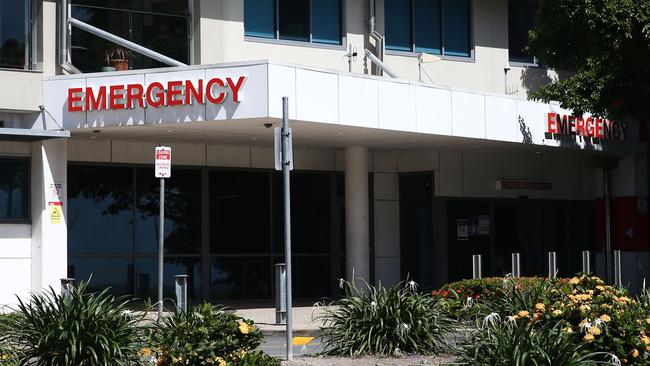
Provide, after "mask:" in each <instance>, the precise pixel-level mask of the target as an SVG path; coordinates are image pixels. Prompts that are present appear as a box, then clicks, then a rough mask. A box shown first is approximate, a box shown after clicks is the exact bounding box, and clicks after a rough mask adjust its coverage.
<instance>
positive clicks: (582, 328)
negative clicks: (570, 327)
mask: <svg viewBox="0 0 650 366" xmlns="http://www.w3.org/2000/svg"><path fill="white" fill-rule="evenodd" d="M592 326H593V325H592V324H591V323H590V322H588V321H585V322H584V324H581V325H580V331H582V332H585V333H587V332H589V329H591V327H592Z"/></svg>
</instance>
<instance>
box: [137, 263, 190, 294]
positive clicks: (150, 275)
mask: <svg viewBox="0 0 650 366" xmlns="http://www.w3.org/2000/svg"><path fill="white" fill-rule="evenodd" d="M163 271H164V273H163V294H164V298H166V299H175V298H176V290H175V287H174V276H176V275H188V276H189V278H188V279H187V281H188V282H187V297H188V298H190V299H194V300H195V301H196V300H198V299H199V298H200V297H201V258H199V257H198V256H196V257H187V256H182V257H167V256H165V262H164V265H163ZM133 278H134V282H135V291H134V293H135V296H137V297H140V298H143V299H146V298H153V299H155V298H157V297H158V257H155V256H147V257H137V258H136V260H135V266H134V273H133Z"/></svg>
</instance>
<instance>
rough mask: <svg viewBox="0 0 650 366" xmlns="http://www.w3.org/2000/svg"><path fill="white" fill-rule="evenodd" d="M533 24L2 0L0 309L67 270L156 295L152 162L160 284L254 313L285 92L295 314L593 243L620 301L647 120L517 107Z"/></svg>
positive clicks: (319, 2) (298, 0)
mask: <svg viewBox="0 0 650 366" xmlns="http://www.w3.org/2000/svg"><path fill="white" fill-rule="evenodd" d="M62 5H63V6H62ZM533 22H534V2H532V1H530V0H488V1H476V0H460V1H459V0H454V1H451V0H430V1H426V0H407V1H404V0H383V1H382V0H334V1H332V0H236V1H231V0H190V1H187V2H185V1H172V0H105V1H99V0H69V1H68V3H67V4H65V2H64V4H61V2H60V1H47V0H42V1H38V0H21V1H7V0H0V67H2V69H0V84H1V85H2V86H3V87H2V88H0V121H2V122H1V125H0V166H1V167H2V169H0V172H1V173H0V182H1V183H2V184H1V185H0V276H2V277H4V278H11V279H12V280H11V281H3V283H2V284H1V285H0V304H13V303H15V296H14V294H17V295H18V296H26V295H27V294H29V293H30V292H31V291H37V290H40V289H43V288H47V287H48V286H52V287H54V288H55V289H56V288H58V286H59V280H60V279H61V278H65V277H73V278H75V279H77V280H87V279H91V280H90V281H91V287H92V288H104V287H107V286H110V287H111V288H112V291H113V292H114V293H117V294H132V295H135V296H138V297H149V296H151V297H155V291H156V283H157V267H156V266H157V242H158V227H157V225H158V194H159V188H158V181H157V180H156V179H155V178H154V175H153V159H154V157H153V154H154V149H155V147H156V146H159V145H165V146H170V147H171V148H172V163H173V170H172V177H171V178H170V179H168V180H167V182H166V183H167V185H166V206H167V209H166V217H165V243H166V244H165V245H166V249H165V276H164V282H165V288H166V291H168V292H169V294H170V295H171V291H172V290H173V275H176V274H188V275H189V276H190V294H191V296H192V298H193V299H194V300H196V301H198V300H211V301H216V302H229V301H247V302H251V301H268V300H270V299H272V297H273V291H274V289H273V286H274V281H273V268H274V264H275V263H279V262H282V261H283V260H284V251H283V206H282V204H283V203H282V202H283V201H282V199H283V196H282V177H281V175H280V174H279V173H278V172H276V171H275V170H274V152H273V138H274V134H273V128H274V127H277V126H279V125H280V124H281V117H282V97H285V96H286V97H288V98H289V118H290V125H291V127H292V128H293V132H294V144H293V147H294V166H295V170H294V171H293V172H292V186H291V189H292V212H293V217H292V239H293V249H294V252H293V262H294V268H295V269H294V293H295V296H296V297H297V298H298V299H302V300H313V299H315V298H319V297H323V296H325V297H329V296H336V295H337V294H338V278H342V277H344V278H351V277H352V276H353V275H354V276H355V277H363V278H364V279H366V280H368V281H369V282H380V281H381V282H382V283H384V284H392V283H395V282H397V281H400V280H403V279H406V278H409V279H415V280H416V281H417V282H418V283H420V285H421V286H422V287H424V288H435V287H437V286H440V285H441V284H443V283H445V282H447V281H451V280H458V279H461V278H467V277H470V276H471V271H472V267H471V257H472V254H482V256H483V274H484V275H503V274H505V273H508V272H510V271H511V268H510V255H511V253H513V252H519V253H521V256H522V272H523V274H525V275H544V274H546V273H547V268H546V263H547V262H546V253H547V252H550V251H554V252H557V256H558V263H559V274H560V275H570V274H572V273H575V272H578V271H579V270H580V269H581V267H580V263H581V252H582V251H583V250H589V251H591V252H592V254H593V255H592V259H593V267H594V268H595V269H596V271H597V272H598V273H603V272H604V270H605V269H604V268H605V264H604V263H605V259H604V257H605V256H604V254H603V253H604V248H605V244H606V238H607V237H608V236H607V235H606V233H607V232H609V234H610V235H609V238H610V240H611V245H612V247H613V249H620V250H622V251H623V261H624V264H625V265H624V274H623V275H624V281H625V282H627V283H629V284H630V285H631V286H632V287H635V286H639V285H640V284H641V282H642V280H643V278H645V277H646V276H647V273H648V270H649V269H648V265H650V257H649V255H648V253H649V252H650V248H649V245H650V244H649V243H648V216H647V190H648V189H647V188H648V179H647V150H646V149H647V147H646V143H645V141H644V139H643V138H642V137H643V136H644V135H645V132H644V130H643V126H640V125H639V124H638V123H637V122H636V121H609V120H605V119H601V118H596V117H591V116H574V115H573V114H572V113H571V111H567V110H564V109H562V108H561V107H560V106H559V105H558V104H557V103H550V104H544V103H538V102H534V101H529V100H527V99H526V98H527V96H528V94H529V92H530V91H532V90H535V88H537V87H538V86H540V85H542V84H544V83H547V82H549V81H551V80H553V79H554V78H558V77H562V76H563V75H564V73H563V72H556V71H554V70H549V69H546V68H544V67H542V66H540V65H539V64H538V63H537V60H536V59H535V58H534V57H532V56H529V55H527V54H526V52H525V51H524V45H525V35H526V32H527V30H528V29H530V27H531V26H532V24H534V23H533ZM96 29H99V30H101V31H104V32H106V33H108V34H109V35H113V36H117V37H119V39H118V40H115V39H113V41H109V40H108V39H110V36H106V35H103V36H101V35H99V33H97V31H96ZM107 37H109V38H108V39H107ZM129 42H132V43H134V44H136V45H139V46H142V47H144V48H145V49H146V50H151V51H154V54H150V53H148V52H146V51H138V50H137V49H133V48H132V47H129V45H131V43H129ZM143 52H144V54H146V55H147V56H145V55H144V54H143ZM161 55H162V56H164V57H160V56H161ZM165 57H166V58H165ZM169 59H171V61H170V60H169ZM170 63H172V64H174V65H178V66H173V67H170V66H169V64H170ZM606 202H608V203H609V205H606V204H605V203H606ZM607 206H610V207H609V208H607V209H606V207H607ZM607 212H609V213H610V214H609V215H607V214H606V213H607ZM606 217H609V218H610V220H609V221H608V220H606ZM608 222H609V224H608ZM608 228H609V229H608Z"/></svg>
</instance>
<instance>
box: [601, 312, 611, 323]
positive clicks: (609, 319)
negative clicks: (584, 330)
mask: <svg viewBox="0 0 650 366" xmlns="http://www.w3.org/2000/svg"><path fill="white" fill-rule="evenodd" d="M600 320H602V321H604V322H605V323H609V322H611V321H612V318H610V317H609V315H607V314H603V315H601V316H600Z"/></svg>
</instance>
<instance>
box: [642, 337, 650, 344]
mask: <svg viewBox="0 0 650 366" xmlns="http://www.w3.org/2000/svg"><path fill="white" fill-rule="evenodd" d="M641 343H643V344H645V345H649V344H650V338H649V337H648V336H643V337H641Z"/></svg>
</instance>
